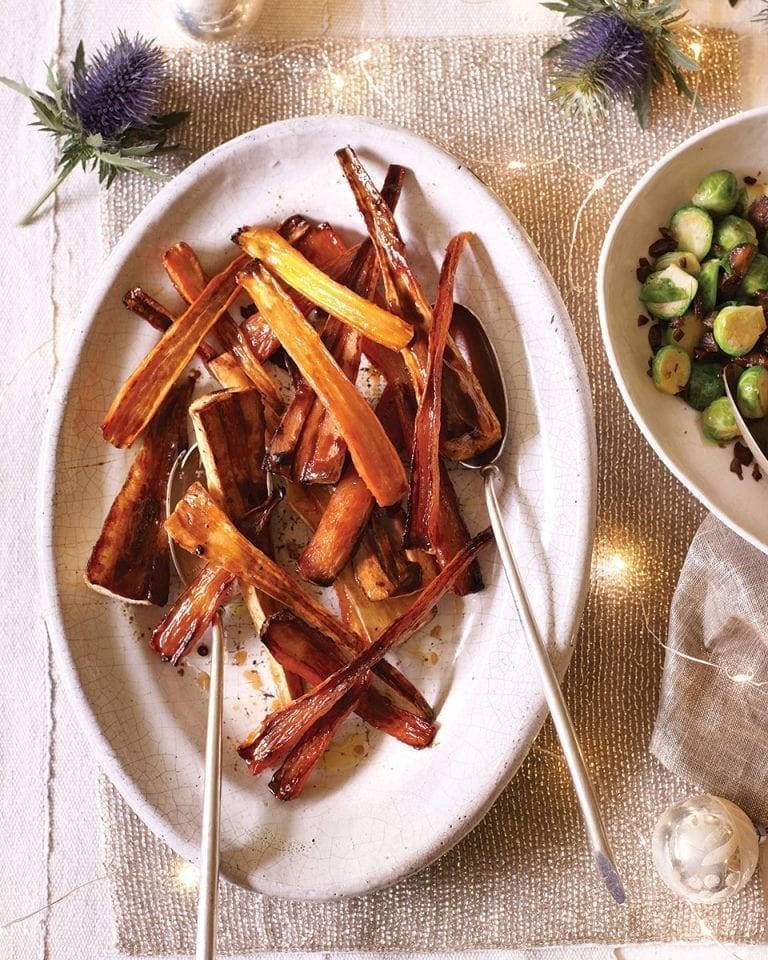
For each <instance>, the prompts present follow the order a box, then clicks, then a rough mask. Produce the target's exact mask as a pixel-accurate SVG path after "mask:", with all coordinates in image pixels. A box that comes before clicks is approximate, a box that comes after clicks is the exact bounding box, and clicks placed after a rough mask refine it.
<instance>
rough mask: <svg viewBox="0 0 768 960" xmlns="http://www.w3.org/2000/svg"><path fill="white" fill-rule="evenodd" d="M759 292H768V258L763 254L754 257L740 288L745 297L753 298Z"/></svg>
mask: <svg viewBox="0 0 768 960" xmlns="http://www.w3.org/2000/svg"><path fill="white" fill-rule="evenodd" d="M759 290H768V257H766V256H765V254H763V253H756V254H755V255H754V257H753V258H752V263H750V265H749V270H747V273H746V276H745V277H744V279H743V280H742V281H741V287H740V291H741V293H742V294H743V295H744V296H745V297H751V296H752V295H753V294H755V293H757V292H758V291H759Z"/></svg>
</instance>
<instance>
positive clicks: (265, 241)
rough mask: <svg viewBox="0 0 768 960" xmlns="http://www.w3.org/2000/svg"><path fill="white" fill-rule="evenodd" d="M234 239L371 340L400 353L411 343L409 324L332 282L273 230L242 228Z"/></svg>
mask: <svg viewBox="0 0 768 960" xmlns="http://www.w3.org/2000/svg"><path fill="white" fill-rule="evenodd" d="M234 239H235V241H236V242H237V243H238V244H239V245H240V246H241V247H242V248H243V249H244V250H245V251H246V252H247V253H248V254H249V255H250V256H251V257H253V258H254V259H256V260H261V261H263V262H264V263H265V264H266V265H267V266H268V267H269V269H270V271H272V272H273V273H274V274H276V275H277V276H278V277H280V279H281V280H283V281H284V282H285V283H286V284H288V286H290V287H291V288H292V289H294V290H297V291H298V292H299V293H301V294H303V295H304V296H305V297H307V298H308V299H310V300H311V301H312V302H313V303H315V304H317V306H319V307H322V308H323V310H325V311H326V312H327V313H329V314H330V315H331V316H333V317H337V318H338V319H339V320H342V321H344V323H348V324H349V325H350V326H352V327H354V328H355V329H356V330H359V331H360V332H361V333H363V334H364V335H365V336H367V337H369V338H370V339H371V340H376V341H377V342H378V343H381V344H383V345H384V346H385V347H389V348H390V349H391V350H402V349H403V348H404V347H407V346H408V344H409V343H410V342H411V339H412V338H413V327H412V326H411V325H410V324H409V323H406V322H405V321H404V320H402V319H401V318H400V317H396V316H394V314H392V313H389V312H388V311H386V310H383V309H382V308H381V307H377V306H376V304H374V303H370V302H369V301H368V300H364V299H363V298H362V297H360V296H358V294H356V293H353V291H351V290H350V289H349V288H348V287H345V286H342V285H341V284H340V283H337V282H336V281H335V280H332V279H331V278H330V277H329V276H328V275H327V274H325V273H323V272H322V270H318V269H317V267H315V266H313V265H312V264H311V263H310V262H309V261H308V260H306V259H305V258H304V257H303V256H302V255H301V254H300V253H299V252H298V250H296V249H295V248H294V247H292V246H291V245H290V244H289V243H287V242H286V241H285V240H283V238H282V237H281V236H280V234H279V233H276V232H275V231H274V230H269V229H268V228H266V227H245V228H244V229H242V230H241V231H240V232H239V233H237V234H236V235H235V237H234Z"/></svg>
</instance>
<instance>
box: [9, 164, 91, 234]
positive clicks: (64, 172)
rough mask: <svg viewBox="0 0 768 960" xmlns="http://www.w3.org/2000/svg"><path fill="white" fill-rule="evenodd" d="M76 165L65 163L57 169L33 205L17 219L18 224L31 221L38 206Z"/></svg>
mask: <svg viewBox="0 0 768 960" xmlns="http://www.w3.org/2000/svg"><path fill="white" fill-rule="evenodd" d="M76 166H77V164H76V163H67V164H65V165H64V166H63V167H62V168H61V170H59V172H58V173H57V174H56V176H55V177H54V178H53V179H52V180H51V181H50V182H49V183H48V185H47V186H46V188H45V190H43V192H42V193H41V194H40V196H39V197H38V198H37V200H35V202H34V203H33V205H32V206H31V207H30V208H29V210H27V212H26V213H25V214H24V216H23V217H22V218H21V220H19V222H18V226H20V227H26V226H29V224H30V223H32V218H33V217H34V216H35V214H36V213H37V211H38V210H39V209H40V207H42V205H43V204H44V203H45V201H46V200H47V199H48V197H50V195H51V194H52V193H54V192H55V191H56V190H57V189H58V188H59V187H60V186H61V184H62V183H63V182H64V181H65V180H66V179H67V177H68V176H69V175H70V173H72V171H73V170H74V169H75V167H76Z"/></svg>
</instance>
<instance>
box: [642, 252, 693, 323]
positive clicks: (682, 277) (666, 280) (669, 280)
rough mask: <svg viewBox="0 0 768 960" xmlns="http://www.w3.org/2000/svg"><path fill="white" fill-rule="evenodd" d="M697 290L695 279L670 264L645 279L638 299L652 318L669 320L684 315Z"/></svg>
mask: <svg viewBox="0 0 768 960" xmlns="http://www.w3.org/2000/svg"><path fill="white" fill-rule="evenodd" d="M697 289H698V283H697V282H696V278H695V277H692V276H691V275H690V274H688V273H686V272H685V270H681V269H680V267H678V266H675V264H672V265H671V266H669V267H666V268H665V269H664V270H659V271H657V272H655V273H652V274H651V275H650V276H649V277H647V279H646V281H645V283H644V284H643V286H642V289H641V290H640V299H641V300H642V301H643V303H644V304H645V307H646V309H647V310H648V312H649V313H650V314H651V315H652V316H654V317H660V318H661V319H666V320H669V319H670V318H671V317H681V316H682V315H683V314H684V313H685V311H686V310H687V309H688V306H689V304H690V302H691V300H693V298H694V297H695V296H696V291H697Z"/></svg>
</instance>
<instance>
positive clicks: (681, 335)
mask: <svg viewBox="0 0 768 960" xmlns="http://www.w3.org/2000/svg"><path fill="white" fill-rule="evenodd" d="M703 333H704V324H703V323H702V322H701V320H699V318H698V317H697V316H696V314H695V313H693V311H691V312H689V313H686V314H683V316H682V317H680V319H679V321H678V322H677V323H676V324H675V326H674V327H667V329H666V330H665V332H664V343H668V344H671V345H672V346H673V347H680V349H681V350H685V352H686V353H687V354H688V356H689V357H692V356H693V351H694V350H695V349H696V347H697V346H698V343H699V340H701V335H702V334H703Z"/></svg>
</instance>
